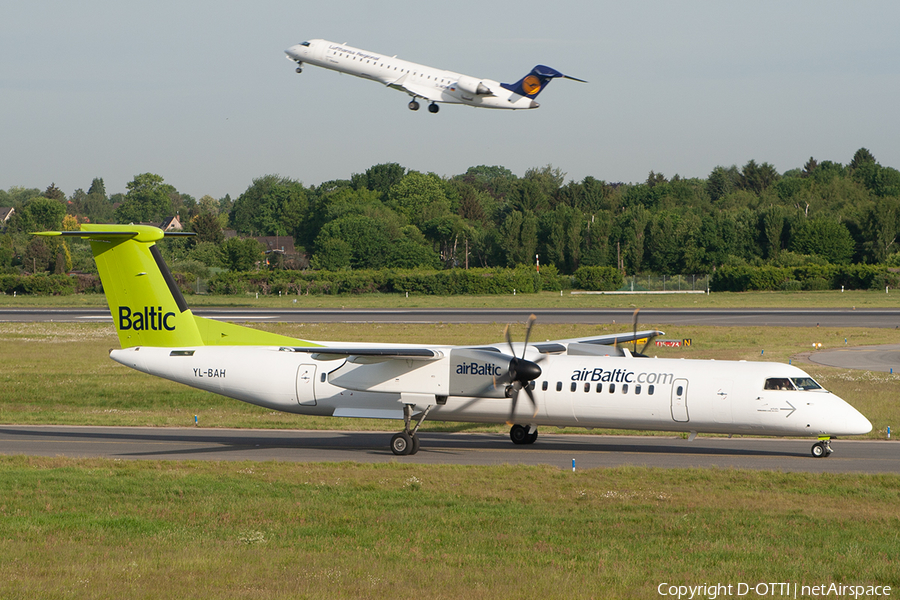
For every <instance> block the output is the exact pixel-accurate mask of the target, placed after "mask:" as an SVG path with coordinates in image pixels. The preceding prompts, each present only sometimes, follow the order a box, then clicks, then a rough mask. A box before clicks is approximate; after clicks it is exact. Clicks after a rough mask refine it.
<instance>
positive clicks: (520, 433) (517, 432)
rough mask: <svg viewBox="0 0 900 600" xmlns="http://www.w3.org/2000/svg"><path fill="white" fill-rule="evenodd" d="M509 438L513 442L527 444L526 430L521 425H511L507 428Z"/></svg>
mask: <svg viewBox="0 0 900 600" xmlns="http://www.w3.org/2000/svg"><path fill="white" fill-rule="evenodd" d="M509 439H511V440H512V443H513V444H516V445H519V444H527V443H528V442H527V440H528V430H527V429H526V428H525V427H523V426H522V425H513V426H512V428H510V430H509Z"/></svg>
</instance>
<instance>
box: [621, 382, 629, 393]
mask: <svg viewBox="0 0 900 600" xmlns="http://www.w3.org/2000/svg"><path fill="white" fill-rule="evenodd" d="M622 393H623V394H627V393H628V384H627V383H623V384H622Z"/></svg>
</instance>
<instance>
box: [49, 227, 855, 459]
mask: <svg viewBox="0 0 900 600" xmlns="http://www.w3.org/2000/svg"><path fill="white" fill-rule="evenodd" d="M39 235H47V236H77V237H81V238H84V239H87V240H90V244H91V249H92V251H93V254H94V259H95V261H96V262H97V269H98V271H99V273H100V279H101V281H102V283H103V290H104V292H105V293H106V298H107V301H108V303H109V308H110V312H111V313H112V318H113V322H114V324H115V328H116V331H117V332H118V337H119V342H120V346H121V348H118V349H113V350H111V351H110V358H112V359H113V360H115V361H116V362H119V363H121V364H123V365H126V366H128V367H131V368H133V369H136V370H138V371H142V372H144V373H149V374H150V375H155V376H158V377H163V378H165V379H169V380H171V381H176V382H179V383H183V384H185V385H188V386H191V387H194V388H198V389H201V390H206V391H209V392H214V393H216V394H221V395H223V396H228V397H230V398H235V399H237V400H242V401H244V402H249V403H251V404H256V405H259V406H262V407H265V408H268V409H272V410H280V411H285V412H289V413H297V414H307V415H323V416H333V417H360V418H380V419H397V420H402V421H403V423H404V427H403V430H402V431H400V432H399V433H397V434H396V435H394V436H393V437H392V438H391V442H390V449H391V451H392V452H393V453H394V454H397V455H408V454H415V453H416V452H417V451H418V450H419V438H418V435H417V432H418V429H419V426H420V425H421V424H422V422H423V421H424V420H425V419H426V418H429V419H434V420H438V421H464V422H473V423H508V424H510V425H511V428H510V432H509V435H510V438H511V439H512V441H513V442H514V443H516V444H532V443H534V442H535V440H536V439H537V435H538V427H540V426H557V427H586V428H615V429H637V430H659V431H672V432H685V433H689V434H690V438H691V439H693V438H694V437H696V435H697V434H698V433H721V434H747V435H773V436H809V437H814V438H817V441H816V442H815V443H814V444H813V446H812V455H813V456H816V457H823V456H828V455H829V454H831V452H832V449H831V439H832V438H833V437H835V436H844V435H857V434H864V433H867V432H869V431H870V430H871V429H872V425H871V424H870V423H869V421H868V420H867V419H866V418H865V417H864V416H863V415H862V414H860V413H859V412H858V411H857V410H856V409H855V408H853V407H852V406H850V404H848V403H847V402H845V401H844V400H842V399H841V398H839V397H837V396H836V395H834V394H832V393H831V392H828V391H826V390H825V389H823V388H822V386H821V385H819V384H818V383H817V382H816V381H815V380H813V378H812V377H810V376H809V375H808V374H806V373H805V372H803V371H802V370H800V369H798V368H797V367H795V366H791V365H785V364H779V363H771V362H746V361H725V360H722V361H719V360H686V359H667V358H648V357H645V356H643V350H644V349H646V346H647V344H649V342H650V341H651V340H652V339H653V337H654V336H656V335H658V334H661V333H662V332H660V331H657V330H646V331H637V313H636V314H635V326H634V329H633V331H631V332H624V333H621V334H617V335H600V336H591V337H583V338H575V339H563V340H556V341H547V342H536V343H530V342H529V334H530V332H531V326H532V325H533V324H534V318H533V317H532V318H530V319H529V322H528V325H527V328H526V332H525V336H524V341H522V342H513V341H512V339H511V336H510V334H509V329H507V333H506V339H505V340H503V341H500V342H498V343H495V344H480V345H473V346H449V345H444V344H438V343H435V344H373V343H354V342H316V341H308V340H301V339H296V338H293V337H288V336H284V335H279V334H275V333H270V332H266V331H259V330H256V329H251V328H247V327H242V326H240V325H235V324H232V323H224V322H220V321H216V320H212V319H206V318H203V317H197V316H194V315H193V314H192V312H191V310H190V308H188V305H187V303H186V302H185V299H184V296H182V294H181V291H180V290H179V288H178V285H177V284H176V283H175V279H174V278H173V276H172V274H171V273H170V272H169V269H168V267H167V266H166V264H165V262H164V261H163V258H162V255H161V254H160V251H159V247H158V246H157V243H158V242H159V241H160V240H162V239H163V238H164V236H169V235H173V234H171V233H168V232H167V233H164V232H163V231H162V230H160V229H158V228H156V227H150V226H142V225H95V224H91V225H82V226H81V231H64V232H59V231H56V232H42V233H40V234H39ZM175 235H177V234H175ZM639 339H646V340H647V343H646V344H645V345H644V348H643V349H642V350H641V351H638V349H637V344H638V340H639ZM629 343H630V344H631V345H632V348H631V349H629V348H628V347H627V346H628V344H629Z"/></svg>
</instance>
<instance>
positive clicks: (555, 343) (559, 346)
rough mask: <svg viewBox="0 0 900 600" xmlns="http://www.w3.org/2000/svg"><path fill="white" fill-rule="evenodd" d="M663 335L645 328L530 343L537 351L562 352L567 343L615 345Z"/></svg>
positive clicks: (660, 332)
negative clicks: (635, 330) (627, 331)
mask: <svg viewBox="0 0 900 600" xmlns="http://www.w3.org/2000/svg"><path fill="white" fill-rule="evenodd" d="M660 335H664V332H662V331H660V330H658V329H647V330H645V331H637V332H630V333H612V334H606V335H598V336H593V337H583V338H570V339H566V340H552V341H549V342H537V343H534V344H532V345H533V346H534V347H535V348H537V349H538V351H540V352H542V353H553V352H564V351H565V349H566V348H567V347H568V346H569V344H590V345H594V346H615V345H616V344H624V343H626V342H633V341H635V340H644V339H647V338H651V337H657V336H660Z"/></svg>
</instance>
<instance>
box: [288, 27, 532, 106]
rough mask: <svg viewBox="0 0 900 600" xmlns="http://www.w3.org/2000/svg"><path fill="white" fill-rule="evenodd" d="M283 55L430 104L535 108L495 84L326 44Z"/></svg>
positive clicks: (293, 48) (298, 47) (318, 42)
mask: <svg viewBox="0 0 900 600" xmlns="http://www.w3.org/2000/svg"><path fill="white" fill-rule="evenodd" d="M285 52H286V54H287V55H288V59H289V60H292V61H295V62H297V63H300V64H304V63H305V64H309V65H314V66H317V67H322V68H325V69H330V70H332V71H338V72H340V73H347V74H348V75H355V76H356V77H362V78H363V79H370V80H372V81H377V82H379V83H381V84H383V85H386V86H390V87H392V88H395V89H398V90H401V91H405V92H406V93H408V94H409V95H411V96H413V97H417V98H425V99H427V100H431V101H433V102H446V103H451V104H466V105H469V106H475V107H481V108H503V109H527V108H537V107H538V106H539V104H538V103H537V102H536V101H534V100H533V99H531V98H528V97H526V96H521V95H519V94H516V93H514V92H512V91H510V90H508V89H506V88H503V87H502V86H501V84H500V83H499V82H497V81H493V80H490V79H478V78H475V77H470V76H467V75H462V74H460V73H454V72H452V71H445V70H443V69H436V68H434V67H429V66H426V65H420V64H417V63H413V62H409V61H406V60H401V59H399V58H397V57H396V56H385V55H383V54H379V53H377V52H369V51H368V50H360V49H359V48H353V47H351V46H347V45H346V44H338V43H335V42H329V41H328V40H309V41H308V42H304V43H303V44H297V45H295V46H291V47H290V48H288V49H287V50H286V51H285Z"/></svg>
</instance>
